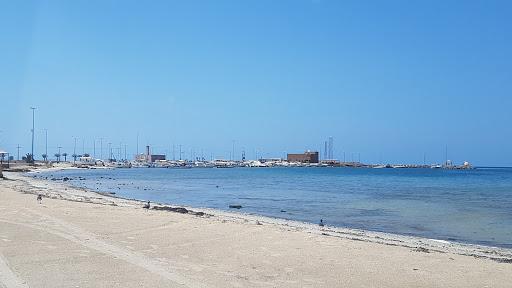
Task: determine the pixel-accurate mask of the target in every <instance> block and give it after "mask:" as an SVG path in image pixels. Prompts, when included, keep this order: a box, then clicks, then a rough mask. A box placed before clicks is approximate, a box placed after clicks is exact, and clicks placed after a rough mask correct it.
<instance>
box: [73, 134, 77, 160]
mask: <svg viewBox="0 0 512 288" xmlns="http://www.w3.org/2000/svg"><path fill="white" fill-rule="evenodd" d="M73 138H74V139H75V146H73V164H75V162H76V137H73Z"/></svg>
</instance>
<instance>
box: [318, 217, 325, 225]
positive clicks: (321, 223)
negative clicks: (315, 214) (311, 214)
mask: <svg viewBox="0 0 512 288" xmlns="http://www.w3.org/2000/svg"><path fill="white" fill-rule="evenodd" d="M318 225H319V226H320V227H324V220H323V219H320V223H318Z"/></svg>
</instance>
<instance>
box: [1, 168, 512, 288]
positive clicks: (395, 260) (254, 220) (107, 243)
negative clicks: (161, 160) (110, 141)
mask: <svg viewBox="0 0 512 288" xmlns="http://www.w3.org/2000/svg"><path fill="white" fill-rule="evenodd" d="M5 175H6V176H7V177H8V178H10V179H11V180H0V287H512V264H511V262H512V251H511V250H509V249H498V248H492V247H481V246H475V245H462V244H454V243H449V242H446V241H436V240H428V239H421V238H414V237H405V236H398V235H390V234H385V233H375V232H367V231H359V230H350V229H336V228H332V227H326V228H324V229H320V228H319V227H317V226H316V225H310V224H305V223H298V222H293V221H284V220H276V219H271V218H265V217H256V216H250V215H243V214H237V213H226V212H221V211H215V210H208V209H199V210H201V211H203V212H205V213H207V214H209V215H206V216H197V215H192V214H179V213H174V212H167V211H154V210H150V211H146V210H145V209H141V208H140V207H141V206H142V205H141V203H140V202H138V201H131V200H125V199H118V198H112V197H108V196H105V195H99V194H97V193H93V192H89V191H86V190H83V189H76V188H71V187H69V186H67V185H65V184H63V183H55V182H49V181H42V180H37V179H32V178H28V177H23V176H21V175H20V174H16V173H5ZM38 193H41V194H43V195H44V196H45V198H44V199H43V202H42V204H38V203H37V201H36V194H38ZM193 210H195V211H197V209H193ZM258 223H259V224H262V225H258Z"/></svg>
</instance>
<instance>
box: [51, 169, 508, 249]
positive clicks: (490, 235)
mask: <svg viewBox="0 0 512 288" xmlns="http://www.w3.org/2000/svg"><path fill="white" fill-rule="evenodd" d="M42 175H43V176H44V177H47V176H51V175H53V176H52V177H59V178H62V177H65V176H67V177H71V178H73V180H71V181H70V183H72V184H73V185H76V186H80V187H86V188H90V189H92V190H96V191H104V192H115V193H116V195H117V196H120V197H126V198H136V199H141V200H150V201H154V202H165V203H169V204H180V205H187V206H193V207H209V208H217V209H221V210H229V208H228V205H230V204H240V205H242V206H243V208H242V209H241V211H242V212H247V213H253V214H259V215H265V216H271V217H278V218H285V219H291V220H298V221H306V222H312V223H318V222H319V220H320V219H323V220H324V222H325V223H326V224H327V225H333V226H341V227H350V228H360V229H365V230H373V231H382V232H390V233H397V234H405V235H414V236H420V237H427V238H435V239H443V240H450V241H458V242H467V243H475V244H483V245H491V246H500V247H508V248H512V169H501V168H486V169H475V170H441V169H351V168H234V169H215V168H211V169H208V168H203V169H157V168H154V169H149V168H140V169H116V170H103V169H96V170H66V171H60V172H47V173H46V175H45V174H42ZM79 176H81V177H84V178H85V180H79V179H78V177H79Z"/></svg>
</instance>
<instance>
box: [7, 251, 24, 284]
mask: <svg viewBox="0 0 512 288" xmlns="http://www.w3.org/2000/svg"><path fill="white" fill-rule="evenodd" d="M0 287H5V288H28V286H27V285H26V284H25V283H24V282H23V281H22V280H21V279H19V278H18V276H16V274H15V273H14V272H13V271H12V270H11V268H9V264H8V263H7V262H6V260H5V259H4V258H3V257H2V254H1V253H0Z"/></svg>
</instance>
